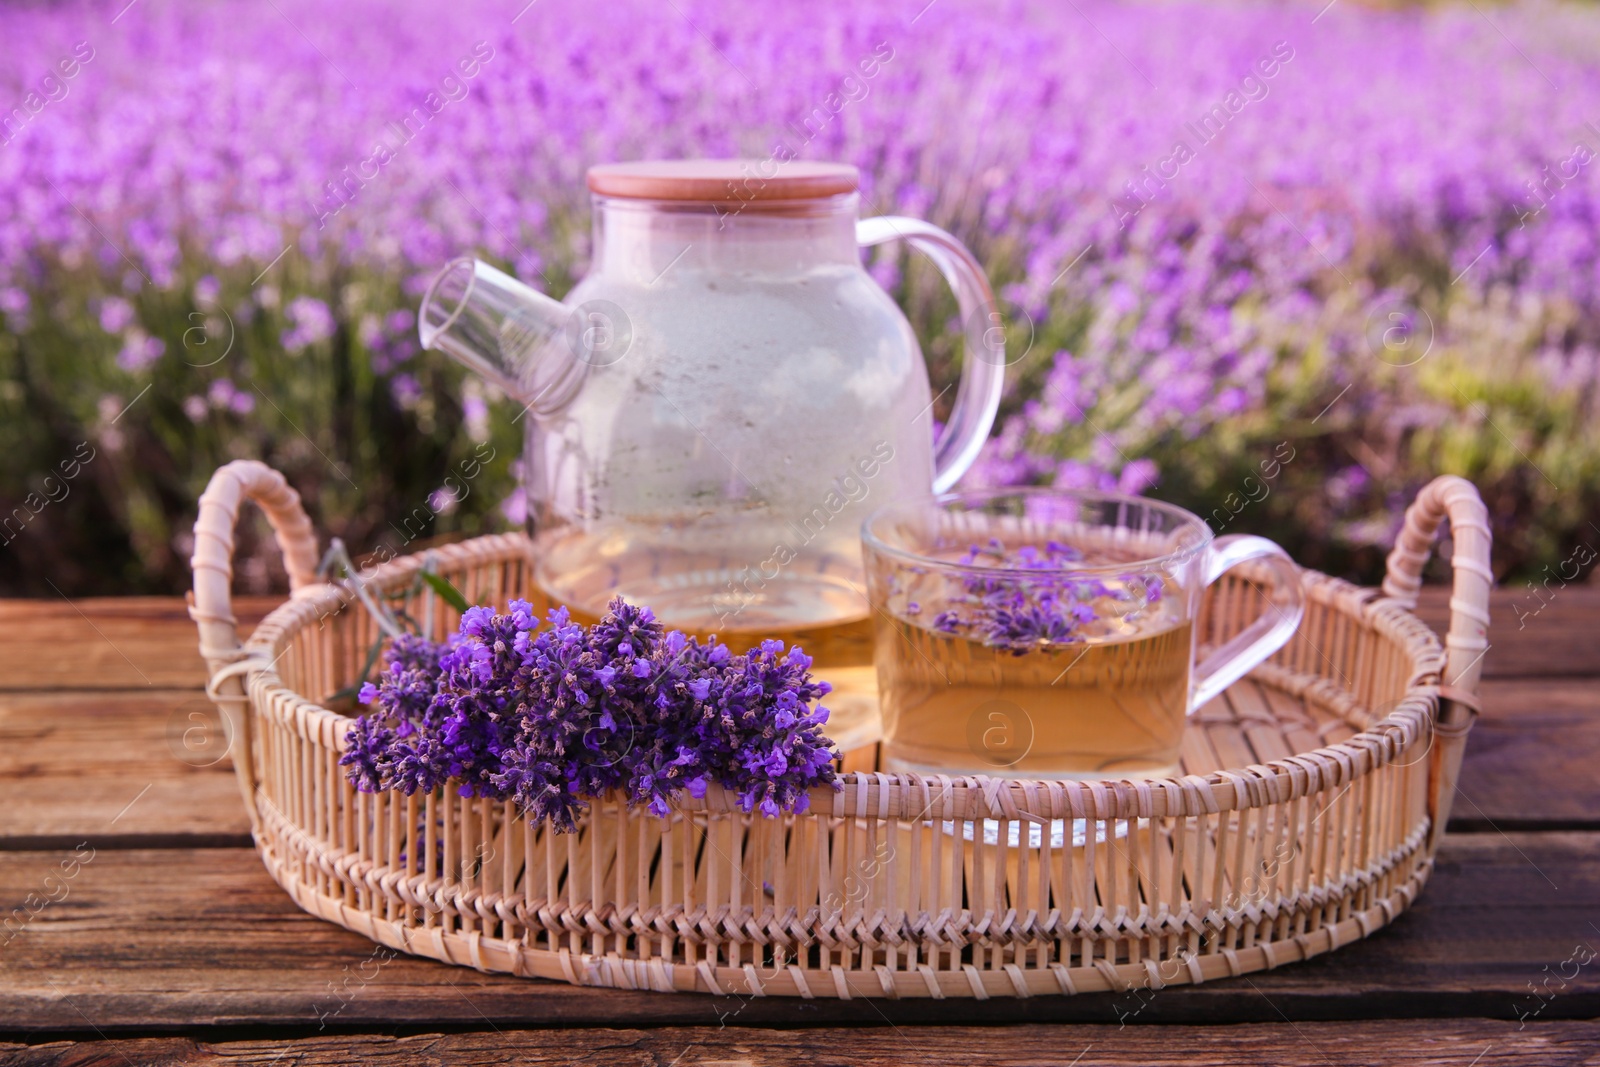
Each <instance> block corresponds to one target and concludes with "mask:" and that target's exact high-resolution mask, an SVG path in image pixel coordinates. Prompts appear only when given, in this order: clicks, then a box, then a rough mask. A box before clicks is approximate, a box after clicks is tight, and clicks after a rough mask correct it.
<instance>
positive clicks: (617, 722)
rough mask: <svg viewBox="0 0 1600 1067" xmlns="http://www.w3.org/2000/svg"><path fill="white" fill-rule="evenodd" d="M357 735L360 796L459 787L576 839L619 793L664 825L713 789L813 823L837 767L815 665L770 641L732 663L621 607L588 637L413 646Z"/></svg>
mask: <svg viewBox="0 0 1600 1067" xmlns="http://www.w3.org/2000/svg"><path fill="white" fill-rule="evenodd" d="M386 663H387V667H386V671H385V673H384V674H383V675H382V676H381V677H380V680H379V682H378V683H377V684H376V685H373V684H370V683H369V684H368V685H366V686H364V687H363V689H362V691H361V700H362V701H363V702H365V703H371V702H373V701H376V703H377V705H378V709H379V710H378V711H377V712H374V713H371V714H368V715H366V716H363V717H362V718H360V719H358V720H357V721H356V722H355V724H354V725H353V726H352V727H351V729H350V732H349V737H348V740H349V748H348V751H347V752H346V754H345V755H344V757H343V758H342V760H341V762H342V763H343V765H344V766H345V767H346V768H347V773H348V774H349V775H350V778H351V780H352V781H353V782H355V784H356V785H357V787H358V788H361V789H364V790H369V791H371V790H376V789H388V788H394V789H399V790H400V791H401V792H404V793H407V794H410V793H413V792H416V791H417V790H419V789H420V790H423V791H425V792H426V791H431V790H433V789H437V788H439V787H440V786H441V785H443V784H444V783H446V782H457V783H459V789H460V791H461V792H462V794H463V795H466V796H489V797H495V798H497V799H510V800H514V801H515V802H516V803H517V804H519V805H520V806H521V807H522V808H523V809H524V810H525V811H527V812H528V813H529V815H530V817H532V818H536V819H548V820H550V822H551V823H552V824H553V825H554V826H555V827H556V828H557V829H559V830H570V829H572V828H573V826H574V825H575V823H576V819H577V816H578V814H579V813H581V812H582V811H583V810H584V809H585V808H586V807H587V802H588V801H589V800H590V799H593V798H595V797H598V796H601V795H604V794H605V793H608V792H611V791H613V790H621V791H622V792H623V793H624V794H625V795H626V796H627V797H628V799H629V801H630V802H631V803H634V804H644V805H647V806H648V807H649V808H650V810H651V811H652V812H655V813H656V814H657V815H665V814H666V813H667V811H668V810H669V804H670V801H671V799H672V798H673V797H674V796H676V795H677V794H679V793H680V792H682V791H684V790H687V791H688V792H689V793H690V795H692V796H703V795H704V793H705V789H706V788H707V786H708V785H709V784H710V783H713V782H714V783H716V784H718V785H721V786H722V787H723V788H726V789H728V790H730V791H732V792H734V793H735V795H736V796H737V797H738V800H739V803H740V805H741V806H742V807H743V808H744V810H746V811H760V812H761V813H762V814H763V815H766V816H775V815H777V814H779V813H780V812H784V811H793V812H800V811H804V810H805V809H806V806H807V804H808V802H809V798H808V793H807V791H808V790H809V789H810V788H811V787H812V786H815V785H820V784H824V783H833V782H834V780H835V775H834V771H833V760H834V759H835V753H834V751H833V749H832V746H831V744H830V742H829V741H828V739H827V738H826V737H825V736H823V734H822V730H821V727H822V725H823V724H824V723H826V722H827V718H828V713H827V709H825V708H823V707H820V706H817V707H812V706H811V705H812V703H813V702H814V701H815V700H817V699H818V698H820V697H822V696H824V695H826V694H827V693H828V691H829V687H828V685H827V683H826V682H815V681H813V680H812V679H811V676H810V668H811V659H810V658H809V657H808V656H806V655H805V654H804V653H803V652H801V651H800V650H799V649H798V648H795V649H787V650H786V649H785V648H784V646H783V644H782V642H779V641H767V642H764V643H763V644H762V645H761V647H760V648H758V649H753V650H751V651H750V652H748V653H745V654H743V655H733V654H732V653H730V652H729V651H728V649H727V647H726V646H724V645H719V644H717V643H716V642H715V641H714V640H713V641H712V642H710V643H708V644H704V645H702V644H700V643H699V642H697V641H696V640H694V639H693V638H690V637H686V636H685V635H684V634H682V633H680V632H678V631H671V632H666V631H664V629H663V628H662V626H661V624H660V623H659V622H657V621H656V619H655V617H654V616H653V615H652V614H651V613H650V611H649V609H648V608H641V607H635V606H633V605H630V604H627V603H626V602H624V601H623V600H622V599H621V598H618V599H617V600H614V601H613V602H612V604H611V610H610V611H609V613H608V614H607V615H606V617H605V618H604V619H602V620H601V621H600V622H599V623H597V624H595V625H594V626H592V627H588V628H585V627H583V626H581V625H579V624H577V623H575V622H573V621H572V620H571V618H570V616H569V615H568V613H567V611H566V609H565V608H557V609H555V610H553V611H552V612H550V615H549V618H548V626H546V627H544V628H541V627H540V625H539V622H538V620H537V619H536V618H535V617H534V615H533V611H532V608H531V606H530V605H529V604H528V603H527V602H526V601H523V600H513V601H511V602H510V604H509V605H508V606H507V611H506V612H505V613H503V614H499V613H496V612H494V611H493V610H491V609H489V608H485V607H474V608H471V609H469V610H468V611H467V612H466V613H465V614H464V615H463V616H462V619H461V625H460V628H459V632H458V633H457V634H456V635H455V637H454V638H453V639H452V642H451V644H450V645H449V646H448V647H442V646H438V645H434V644H432V643H430V642H427V641H424V640H422V639H420V638H410V637H403V638H400V639H398V640H397V641H396V642H395V644H394V646H392V647H391V648H390V650H389V652H388V654H387V657H386Z"/></svg>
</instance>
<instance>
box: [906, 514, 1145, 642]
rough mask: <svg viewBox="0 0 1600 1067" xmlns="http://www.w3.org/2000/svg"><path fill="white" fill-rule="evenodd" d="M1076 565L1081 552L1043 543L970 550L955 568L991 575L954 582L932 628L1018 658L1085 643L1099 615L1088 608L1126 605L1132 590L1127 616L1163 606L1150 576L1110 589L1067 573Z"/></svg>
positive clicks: (1133, 577)
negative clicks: (954, 590) (1099, 603)
mask: <svg viewBox="0 0 1600 1067" xmlns="http://www.w3.org/2000/svg"><path fill="white" fill-rule="evenodd" d="M1082 561H1083V554H1082V553H1081V552H1079V551H1078V550H1077V549H1075V548H1073V547H1072V546H1070V545H1065V544H1062V543H1061V542H1059V541H1048V542H1046V543H1045V545H1044V547H1043V548H1042V549H1041V548H1039V547H1038V546H1035V545H1023V546H1021V547H1019V548H1016V549H1007V548H1006V547H1005V546H1004V545H1002V544H1001V543H1000V542H999V541H998V540H993V539H991V540H990V541H989V543H988V544H987V545H982V546H980V545H973V546H971V547H970V548H969V549H968V550H967V552H966V554H965V555H964V556H962V557H961V559H960V561H959V562H960V564H961V565H962V566H963V567H972V568H993V570H992V571H987V570H984V569H974V570H971V571H967V572H966V573H964V574H963V575H962V576H961V578H960V579H959V581H960V585H961V592H960V593H959V594H958V595H956V596H955V597H952V598H950V599H949V600H947V601H946V603H948V604H949V605H950V606H949V607H947V608H945V609H944V610H943V611H940V612H939V613H938V614H937V615H935V616H934V618H933V628H934V629H935V630H937V631H938V632H939V633H944V634H950V635H953V636H962V637H967V638H970V639H972V640H977V641H981V642H982V643H983V644H986V645H989V646H990V647H993V648H999V649H1004V650H1006V651H1008V652H1010V653H1011V654H1012V655H1016V656H1021V655H1025V654H1026V653H1028V652H1034V651H1037V650H1040V649H1049V648H1052V647H1055V646H1058V645H1068V644H1076V643H1079V642H1081V641H1083V640H1084V639H1085V638H1084V634H1083V632H1082V630H1083V627H1084V626H1086V625H1087V624H1089V623H1092V622H1094V621H1095V620H1096V619H1097V618H1099V617H1100V614H1101V613H1100V611H1099V610H1097V609H1096V607H1095V605H1094V604H1093V603H1092V601H1096V600H1104V599H1107V598H1109V599H1110V600H1114V601H1122V602H1130V601H1133V600H1134V593H1132V592H1130V590H1134V589H1137V591H1138V594H1139V599H1140V604H1139V605H1138V606H1135V607H1134V608H1133V609H1132V610H1138V607H1142V606H1146V605H1149V604H1153V603H1155V602H1156V601H1158V600H1160V599H1161V590H1162V583H1161V579H1160V578H1159V577H1158V576H1156V575H1122V576H1121V577H1120V578H1119V579H1118V582H1117V584H1116V585H1112V584H1108V583H1107V582H1105V581H1103V580H1102V579H1100V578H1095V577H1090V576H1087V575H1085V574H1084V573H1083V572H1082V571H1081V570H1078V571H1074V570H1073V565H1074V564H1078V563H1081V562H1082ZM1018 572H1022V573H1018ZM1119 614H1127V611H1126V610H1124V611H1123V612H1119Z"/></svg>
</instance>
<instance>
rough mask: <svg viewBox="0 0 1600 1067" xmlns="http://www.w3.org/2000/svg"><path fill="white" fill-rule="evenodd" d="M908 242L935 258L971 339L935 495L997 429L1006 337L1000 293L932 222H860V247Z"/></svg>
mask: <svg viewBox="0 0 1600 1067" xmlns="http://www.w3.org/2000/svg"><path fill="white" fill-rule="evenodd" d="M896 240H903V241H906V242H908V243H909V244H910V245H911V246H912V247H913V248H915V249H917V250H918V251H919V252H921V253H922V254H923V255H925V256H927V257H928V258H929V259H931V260H933V264H934V266H936V267H938V268H939V273H941V274H943V275H944V280H945V281H946V282H948V283H949V285H950V288H951V289H952V290H954V291H955V294H956V302H957V303H958V304H960V306H961V321H962V323H963V324H964V328H965V331H966V338H967V351H966V359H965V360H963V361H962V368H961V387H960V389H958V390H957V391H956V400H955V407H954V408H953V409H952V410H951V412H950V423H949V425H947V426H946V427H945V430H944V436H942V437H941V438H939V443H938V445H937V447H936V448H935V449H934V455H933V463H934V473H933V491H934V492H935V493H943V492H946V491H947V490H949V489H951V488H952V487H953V486H954V485H955V484H956V482H958V481H960V480H961V476H962V475H963V474H965V473H967V468H968V467H970V466H972V463H973V461H974V460H976V459H977V458H978V452H979V451H980V450H981V449H982V448H983V442H984V441H985V440H987V439H988V437H989V430H990V429H991V428H992V427H993V426H994V416H995V412H997V411H998V410H999V409H1000V392H1001V390H1002V389H1003V388H1004V386H1005V373H1006V337H1005V329H1004V327H1003V325H1002V323H1001V321H1000V310H999V308H998V307H996V306H995V302H994V291H993V290H992V289H990V288H989V279H988V278H986V277H985V276H984V273H983V268H982V267H980V266H979V265H978V261H977V260H976V259H974V258H973V255H972V253H971V252H969V251H967V247H966V245H963V244H962V243H961V242H960V241H958V240H956V239H955V238H954V237H952V236H951V235H950V234H948V233H946V232H945V231H944V230H941V229H939V227H937V226H934V225H932V224H931V223H927V222H923V221H922V220H921V219H913V218H907V217H905V216H903V215H880V216H878V217H877V218H871V219H862V220H861V221H860V222H857V223H856V243H857V244H859V245H860V246H861V247H862V248H871V247H872V246H873V245H881V244H884V243H886V242H888V241H896Z"/></svg>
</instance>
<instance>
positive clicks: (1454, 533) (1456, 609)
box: [1383, 475, 1494, 853]
mask: <svg viewBox="0 0 1600 1067" xmlns="http://www.w3.org/2000/svg"><path fill="white" fill-rule="evenodd" d="M1446 518H1448V519H1449V520H1450V536H1451V540H1452V542H1453V543H1454V549H1453V551H1452V552H1451V555H1450V567H1451V570H1452V572H1453V573H1454V585H1453V587H1452V589H1451V595H1450V629H1449V632H1448V633H1447V634H1446V635H1445V639H1444V644H1445V668H1444V676H1443V678H1442V679H1441V682H1442V684H1441V685H1440V686H1439V715H1438V720H1437V721H1436V723H1435V724H1434V729H1435V732H1436V735H1437V736H1436V741H1437V743H1436V744H1435V745H1434V749H1433V754H1432V755H1433V765H1432V770H1433V773H1432V775H1431V779H1432V783H1431V785H1432V792H1431V794H1430V796H1429V805H1428V807H1429V814H1430V815H1431V816H1432V820H1433V828H1432V830H1431V832H1430V833H1431V836H1432V838H1433V841H1432V847H1433V848H1437V846H1438V843H1439V838H1440V837H1441V836H1442V835H1443V834H1444V828H1445V824H1446V823H1447V822H1449V820H1450V804H1451V801H1452V800H1453V799H1454V797H1455V792H1456V780H1457V779H1458V778H1459V777H1460V774H1461V756H1462V753H1463V752H1464V751H1465V750H1466V745H1467V731H1468V730H1470V729H1472V723H1473V721H1474V720H1475V719H1477V717H1478V713H1479V712H1480V711H1481V710H1482V704H1481V702H1480V700H1479V698H1478V680H1479V678H1480V676H1481V675H1482V673H1483V657H1484V654H1485V653H1487V652H1488V651H1489V637H1488V630H1489V590H1490V589H1491V588H1493V586H1494V572H1493V571H1492V570H1490V568H1489V549H1490V546H1491V544H1492V537H1491V535H1490V533H1489V512H1488V509H1487V508H1485V507H1484V506H1483V498H1482V497H1480V496H1479V495H1478V490H1477V488H1476V487H1475V486H1473V484H1472V483H1471V482H1469V481H1467V480H1466V479H1465V478H1458V477H1456V476H1454V475H1446V476H1443V477H1439V478H1435V479H1434V480H1433V481H1431V482H1429V483H1428V484H1427V485H1425V486H1423V488H1422V491H1421V492H1420V493H1418V494H1417V499H1416V500H1415V501H1413V502H1412V504H1411V506H1410V507H1409V508H1407V509H1406V517H1405V525H1404V527H1403V528H1402V529H1401V531H1400V536H1399V537H1398V538H1396V540H1395V545H1394V550H1393V551H1392V552H1390V553H1389V560H1388V574H1387V576H1386V577H1385V578H1384V580H1383V592H1384V595H1385V596H1387V597H1389V598H1390V599H1392V600H1394V601H1397V602H1398V603H1400V604H1403V605H1404V606H1405V607H1406V608H1408V609H1415V608H1416V606H1417V594H1418V592H1419V591H1420V590H1421V588H1422V568H1423V565H1424V564H1426V563H1427V562H1428V556H1429V554H1430V553H1431V552H1432V549H1433V541H1434V538H1435V537H1436V536H1437V535H1438V532H1439V524H1440V523H1441V522H1443V521H1444V520H1445V519H1446ZM1431 851H1432V848H1430V853H1431Z"/></svg>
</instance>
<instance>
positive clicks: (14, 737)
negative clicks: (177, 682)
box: [0, 689, 250, 849]
mask: <svg viewBox="0 0 1600 1067" xmlns="http://www.w3.org/2000/svg"><path fill="white" fill-rule="evenodd" d="M0 811H3V812H4V813H5V820H4V825H3V828H0V848H11V849H16V848H29V847H35V848H37V847H44V848H51V847H54V848H63V847H68V848H70V847H71V846H72V845H75V844H77V843H78V842H79V841H81V840H84V839H86V838H89V837H93V838H94V839H95V840H97V841H101V842H104V841H106V840H107V839H108V838H109V837H111V836H113V835H114V836H116V837H120V838H122V839H124V840H123V842H122V843H123V845H124V847H126V845H128V844H134V843H142V844H144V845H146V846H160V845H163V844H177V843H182V844H187V845H194V844H197V843H212V844H217V843H227V844H230V845H248V844H249V839H250V838H249V835H250V821H249V819H248V818H246V817H245V810H244V801H243V800H242V798H241V797H240V795H239V787H238V785H237V782H236V779H235V778H234V774H233V763H232V761H231V760H229V759H228V756H227V736H226V733H225V731H224V730H223V729H222V722H221V716H219V715H218V714H217V710H216V708H215V706H214V705H212V703H211V702H210V701H209V700H207V699H206V697H205V694H203V693H199V692H196V691H194V690H192V689H191V690H181V689H180V690H172V689H168V690H157V691H148V690H145V691H139V692H105V693H101V692H77V693H25V694H24V693H0Z"/></svg>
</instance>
